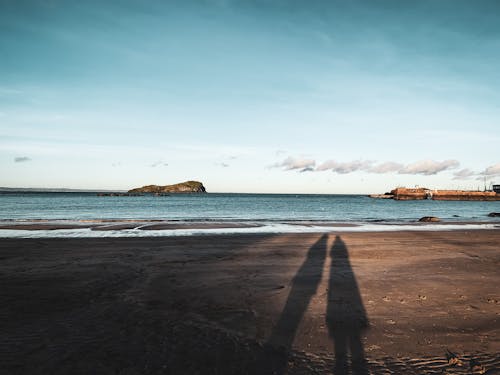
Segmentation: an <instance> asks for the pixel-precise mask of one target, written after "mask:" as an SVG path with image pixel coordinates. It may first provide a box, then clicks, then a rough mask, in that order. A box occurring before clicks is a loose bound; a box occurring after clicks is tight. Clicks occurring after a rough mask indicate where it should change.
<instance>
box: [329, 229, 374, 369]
mask: <svg viewBox="0 0 500 375" xmlns="http://www.w3.org/2000/svg"><path fill="white" fill-rule="evenodd" d="M330 258H331V266H330V280H329V283H328V307H327V311H326V324H327V326H328V333H329V335H330V338H331V339H332V340H333V344H334V346H335V365H334V371H333V373H334V374H335V375H343V374H348V373H349V354H350V359H351V363H350V365H351V366H350V367H351V372H352V374H353V375H367V374H368V369H367V365H366V360H365V353H364V349H363V343H362V341H361V335H362V334H363V332H364V331H365V330H366V329H368V318H367V316H366V311H365V308H364V306H363V301H362V299H361V295H360V293H359V288H358V283H357V282H356V277H355V276H354V272H353V270H352V267H351V263H350V261H349V253H348V250H347V246H346V245H345V243H344V241H343V240H342V239H341V238H340V236H336V237H335V242H334V243H333V245H332V248H331V250H330Z"/></svg>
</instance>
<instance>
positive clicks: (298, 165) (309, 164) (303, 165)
mask: <svg viewBox="0 0 500 375" xmlns="http://www.w3.org/2000/svg"><path fill="white" fill-rule="evenodd" d="M315 166H316V161H315V160H313V159H306V158H293V157H291V156H289V157H287V158H286V159H285V160H283V161H282V162H281V163H276V164H273V165H271V168H282V169H283V170H285V171H290V170H294V169H299V170H301V171H303V172H305V171H306V170H309V169H312V168H314V167H315Z"/></svg>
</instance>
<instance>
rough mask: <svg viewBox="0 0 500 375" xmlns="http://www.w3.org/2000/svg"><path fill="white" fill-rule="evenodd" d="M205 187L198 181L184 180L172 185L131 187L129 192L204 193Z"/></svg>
mask: <svg viewBox="0 0 500 375" xmlns="http://www.w3.org/2000/svg"><path fill="white" fill-rule="evenodd" d="M206 192H207V191H206V190H205V187H204V186H203V184H202V183H201V182H199V181H186V182H181V183H179V184H174V185H164V186H161V185H146V186H143V187H140V188H135V189H131V190H129V191H128V193H129V194H138V193H148V194H165V193H206Z"/></svg>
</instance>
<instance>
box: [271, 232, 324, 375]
mask: <svg viewBox="0 0 500 375" xmlns="http://www.w3.org/2000/svg"><path fill="white" fill-rule="evenodd" d="M327 241H328V235H326V234H324V235H323V236H321V238H320V239H319V240H318V241H316V243H315V244H314V245H313V246H311V248H309V250H308V252H307V257H306V260H305V261H304V263H303V264H302V266H301V267H300V268H299V270H298V271H297V273H296V275H295V276H294V278H293V280H292V289H291V290H290V294H289V295H288V299H287V301H286V304H285V307H284V308H283V312H282V314H281V316H280V318H279V320H278V322H277V324H276V325H275V326H274V328H273V331H272V333H271V335H270V337H269V340H268V342H267V346H271V347H274V348H279V349H280V350H281V355H279V356H278V357H275V358H274V359H273V360H272V361H270V362H268V363H267V364H266V366H265V367H266V368H267V369H268V370H269V371H267V372H266V373H272V374H283V373H284V372H285V370H286V365H287V359H288V353H289V352H290V350H291V348H292V344H293V340H294V338H295V334H296V332H297V329H298V327H299V324H300V321H301V320H302V317H303V315H304V313H305V312H306V310H307V306H308V305H309V302H310V301H311V298H312V296H313V295H314V294H315V293H316V290H317V289H318V285H319V283H320V281H321V276H322V273H323V265H324V262H325V258H326V252H327ZM268 360H269V358H268ZM270 367H271V368H270Z"/></svg>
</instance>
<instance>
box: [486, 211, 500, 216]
mask: <svg viewBox="0 0 500 375" xmlns="http://www.w3.org/2000/svg"><path fill="white" fill-rule="evenodd" d="M488 216H489V217H500V212H490V213H489V214H488Z"/></svg>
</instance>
